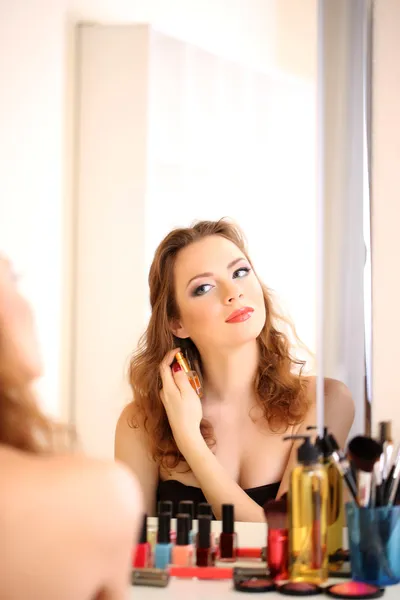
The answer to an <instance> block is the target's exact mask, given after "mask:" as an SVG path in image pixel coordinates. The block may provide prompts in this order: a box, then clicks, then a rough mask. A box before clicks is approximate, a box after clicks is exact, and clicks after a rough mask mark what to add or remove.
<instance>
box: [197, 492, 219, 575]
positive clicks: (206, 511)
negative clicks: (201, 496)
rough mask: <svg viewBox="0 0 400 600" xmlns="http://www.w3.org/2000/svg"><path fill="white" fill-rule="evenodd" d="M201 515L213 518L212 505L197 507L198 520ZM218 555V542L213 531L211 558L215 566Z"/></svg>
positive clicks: (201, 503) (206, 504)
mask: <svg viewBox="0 0 400 600" xmlns="http://www.w3.org/2000/svg"><path fill="white" fill-rule="evenodd" d="M201 515H208V516H209V517H210V519H212V518H213V511H212V508H211V504H208V502H199V504H198V505H197V518H199V517H200V516H201ZM217 553H218V541H217V540H216V539H215V535H214V532H213V531H212V532H211V558H212V561H213V564H214V562H215V559H216V557H217Z"/></svg>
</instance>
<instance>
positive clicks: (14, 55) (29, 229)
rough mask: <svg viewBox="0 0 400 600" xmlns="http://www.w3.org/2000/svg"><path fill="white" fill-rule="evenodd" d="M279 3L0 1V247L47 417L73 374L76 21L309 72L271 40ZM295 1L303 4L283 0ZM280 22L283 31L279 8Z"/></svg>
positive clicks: (64, 413) (292, 43) (62, 405)
mask: <svg viewBox="0 0 400 600" xmlns="http://www.w3.org/2000/svg"><path fill="white" fill-rule="evenodd" d="M281 1H283V0H235V1H234V2H233V1H232V0H169V1H167V0H139V1H133V0H14V1H13V2H12V3H11V2H6V0H1V2H0V56H1V60H0V87H1V95H0V132H1V135H0V249H3V251H4V250H5V251H7V252H8V254H10V255H11V256H12V257H13V258H14V259H15V260H16V263H17V265H16V266H17V268H20V269H21V270H22V271H23V272H24V273H25V278H24V281H23V286H24V288H25V289H26V291H27V293H28V296H29V297H30V299H31V300H32V302H33V304H34V308H35V311H36V314H37V318H38V325H39V333H40V340H41V344H42V349H43V355H44V360H45V367H46V376H45V378H44V379H43V380H42V381H41V382H40V388H41V392H42V397H43V402H44V407H45V408H46V409H47V410H49V411H50V412H51V413H53V414H54V415H60V416H61V417H62V418H64V419H66V418H69V404H70V381H71V377H72V375H73V373H72V365H71V360H70V359H71V353H70V350H71V344H72V343H73V340H71V332H70V325H71V323H72V320H73V316H74V304H73V297H72V286H71V284H72V281H73V278H74V269H75V265H74V254H73V248H74V219H75V218H76V212H75V207H74V204H73V201H72V198H73V195H74V190H73V187H71V181H72V179H71V175H72V173H73V170H74V161H73V160H72V161H71V154H72V153H71V149H72V148H73V146H74V139H73V137H72V135H71V133H72V129H71V124H72V122H73V119H74V114H73V110H72V105H71V100H72V99H73V98H74V93H75V86H74V68H75V64H74V58H75V41H76V40H75V35H74V25H75V23H76V21H78V20H85V21H93V20H95V21H99V20H103V21H105V20H107V21H114V22H120V23H121V22H122V23H123V22H132V21H136V22H151V23H154V24H156V25H157V26H159V27H161V28H163V29H164V30H165V31H167V32H169V33H171V34H173V35H179V36H183V37H186V38H187V39H188V40H189V41H191V42H193V43H196V44H199V45H201V46H203V47H206V48H208V49H209V50H210V51H215V52H219V53H221V54H224V55H225V56H227V57H230V58H234V59H237V60H240V61H243V62H246V63H247V64H252V65H254V66H259V67H260V66H261V67H269V66H271V63H272V62H273V60H274V56H277V57H278V58H279V56H281V55H282V56H285V60H284V62H285V66H286V68H287V69H288V70H289V71H291V70H293V71H296V72H299V70H300V71H302V70H304V71H305V72H307V73H308V74H309V73H310V72H312V65H313V57H311V56H310V55H309V56H308V58H307V55H305V54H304V52H303V53H302V62H301V65H299V64H297V63H296V60H297V54H296V52H294V51H293V48H296V47H297V43H298V42H299V40H298V39H296V36H295V35H290V37H288V39H287V43H288V44H289V46H286V48H287V49H286V51H285V52H283V53H282V43H281V42H280V48H278V46H277V39H276V29H275V25H276V23H277V21H276V20H275V15H277V14H278V13H277V10H276V9H277V6H278V4H277V3H280V2H281ZM285 1H286V0H285ZM296 1H297V3H298V4H299V5H300V3H301V4H302V5H303V3H304V0H291V2H292V4H293V2H294V3H296ZM278 8H279V7H278ZM279 19H280V20H279V24H280V27H281V32H282V31H286V29H285V25H284V22H283V21H282V13H281V15H280V17H279ZM287 20H288V21H290V15H289V14H288V15H287ZM309 22H310V23H311V22H313V17H312V14H311V17H310V21H309ZM310 39H312V35H311V37H310V36H308V40H310ZM301 41H302V40H301V39H300V42H301ZM308 43H309V42H308ZM296 65H297V66H296Z"/></svg>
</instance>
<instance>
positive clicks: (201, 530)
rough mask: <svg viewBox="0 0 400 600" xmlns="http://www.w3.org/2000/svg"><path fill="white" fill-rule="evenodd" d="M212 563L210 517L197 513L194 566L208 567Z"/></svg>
mask: <svg viewBox="0 0 400 600" xmlns="http://www.w3.org/2000/svg"><path fill="white" fill-rule="evenodd" d="M212 564H213V558H212V552H211V517H210V516H209V515H199V516H198V532H197V536H196V566H197V567H210V566H212Z"/></svg>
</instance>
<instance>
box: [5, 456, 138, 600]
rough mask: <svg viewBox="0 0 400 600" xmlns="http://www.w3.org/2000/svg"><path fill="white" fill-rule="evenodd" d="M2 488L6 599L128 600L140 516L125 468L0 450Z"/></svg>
mask: <svg viewBox="0 0 400 600" xmlns="http://www.w3.org/2000/svg"><path fill="white" fill-rule="evenodd" d="M0 488H1V490H2V491H1V494H0V514H1V519H0V579H1V582H2V583H1V589H2V597H4V598H7V599H8V600H20V599H21V598H28V597H29V598H40V600H54V598H57V600H71V598H73V599H74V600H87V599H89V598H96V597H101V598H104V599H105V600H122V599H126V595H127V592H128V590H129V577H130V570H131V553H132V547H133V544H134V543H135V542H136V538H137V533H138V527H139V523H140V520H141V514H142V501H141V495H140V491H139V488H138V486H137V484H136V482H135V480H134V478H133V477H132V476H131V475H130V473H129V472H128V470H127V469H125V468H124V467H122V466H120V465H117V464H115V463H112V462H111V463H105V462H100V461H94V460H88V459H84V458H80V457H39V456H36V455H28V454H25V453H22V452H17V451H15V450H12V449H9V448H6V447H1V448H0Z"/></svg>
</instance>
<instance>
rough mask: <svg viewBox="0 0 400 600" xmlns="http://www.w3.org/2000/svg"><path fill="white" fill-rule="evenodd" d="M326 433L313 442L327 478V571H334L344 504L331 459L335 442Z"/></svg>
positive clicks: (340, 545)
mask: <svg viewBox="0 0 400 600" xmlns="http://www.w3.org/2000/svg"><path fill="white" fill-rule="evenodd" d="M307 429H317V428H316V427H307ZM333 441H334V444H333V446H332V436H330V435H329V433H328V428H327V427H324V435H323V436H322V437H319V436H318V437H317V440H316V442H315V444H316V446H317V447H318V448H319V450H320V452H321V454H322V464H323V465H324V467H325V469H326V474H327V476H328V513H327V519H328V561H329V570H330V571H336V570H337V569H339V568H340V567H341V563H340V562H338V561H337V560H335V556H337V553H338V550H340V549H341V548H342V547H343V527H344V502H343V478H342V476H341V474H340V472H339V471H338V469H337V467H336V464H335V462H334V460H333V459H332V447H333V448H335V447H336V445H337V444H336V441H335V440H334V439H333Z"/></svg>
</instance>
